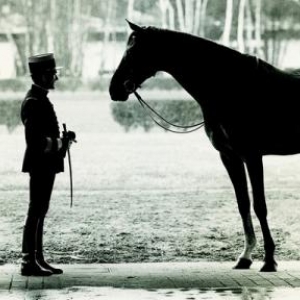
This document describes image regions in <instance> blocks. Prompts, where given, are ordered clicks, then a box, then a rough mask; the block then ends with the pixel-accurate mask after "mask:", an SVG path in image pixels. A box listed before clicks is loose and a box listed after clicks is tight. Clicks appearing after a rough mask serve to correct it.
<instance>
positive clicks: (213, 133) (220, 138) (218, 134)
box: [205, 124, 234, 152]
mask: <svg viewBox="0 0 300 300" xmlns="http://www.w3.org/2000/svg"><path fill="white" fill-rule="evenodd" d="M205 131H206V134H207V136H208V138H209V140H210V142H211V143H212V145H213V146H214V148H215V149H216V150H218V151H220V152H227V151H233V150H234V144H233V143H232V140H231V138H230V137H229V135H228V133H227V131H226V129H225V128H224V127H223V126H222V125H215V126H213V127H211V126H209V125H207V124H206V125H205Z"/></svg>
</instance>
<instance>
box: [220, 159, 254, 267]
mask: <svg viewBox="0 0 300 300" xmlns="http://www.w3.org/2000/svg"><path fill="white" fill-rule="evenodd" d="M220 155H221V159H222V162H223V164H224V166H225V168H226V170H227V172H228V174H229V177H230V179H231V182H232V184H233V187H234V191H235V195H236V199H237V203H238V208H239V212H240V215H241V217H242V221H243V227H244V233H245V246H244V250H243V252H242V253H241V255H240V256H239V259H238V262H237V264H236V266H235V267H234V269H249V268H250V266H251V264H252V256H251V253H252V251H253V249H254V247H255V245H256V238H255V233H254V229H253V224H252V218H251V212H250V199H249V194H248V188H247V178H246V172H245V167H244V163H243V161H242V160H241V159H240V158H239V157H237V156H235V155H228V154H224V153H220Z"/></svg>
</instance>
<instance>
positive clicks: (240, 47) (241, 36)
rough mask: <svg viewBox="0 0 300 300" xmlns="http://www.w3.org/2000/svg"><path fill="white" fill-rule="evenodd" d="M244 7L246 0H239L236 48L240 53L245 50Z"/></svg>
mask: <svg viewBox="0 0 300 300" xmlns="http://www.w3.org/2000/svg"><path fill="white" fill-rule="evenodd" d="M245 7H246V0H240V4H239V15H238V27H237V44H238V50H239V51H240V52H242V53H243V52H245V42H244V29H245V23H244V22H245Z"/></svg>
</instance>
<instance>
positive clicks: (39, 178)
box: [27, 172, 55, 218]
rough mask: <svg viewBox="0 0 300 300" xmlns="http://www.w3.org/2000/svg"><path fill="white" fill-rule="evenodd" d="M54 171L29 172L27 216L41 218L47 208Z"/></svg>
mask: <svg viewBox="0 0 300 300" xmlns="http://www.w3.org/2000/svg"><path fill="white" fill-rule="evenodd" d="M54 181H55V173H52V172H48V173H42V172H34V173H30V181H29V187H30V193H29V196H30V199H29V207H28V213H27V218H43V217H45V215H46V214H47V211H48V209H49V203H50V198H51V193H52V189H53V185H54Z"/></svg>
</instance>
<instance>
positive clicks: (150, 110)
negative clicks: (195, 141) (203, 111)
mask: <svg viewBox="0 0 300 300" xmlns="http://www.w3.org/2000/svg"><path fill="white" fill-rule="evenodd" d="M133 93H134V95H135V96H136V98H137V99H138V101H139V103H140V104H141V106H142V107H143V109H145V110H146V109H148V111H147V113H148V115H149V116H150V118H151V119H152V120H153V121H154V122H155V123H156V124H157V125H158V126H159V127H161V128H163V129H165V130H167V131H170V132H174V133H190V132H193V131H196V130H198V129H200V128H201V127H203V126H204V121H202V122H200V123H197V124H194V125H186V126H181V125H176V124H173V123H171V122H169V121H167V120H166V119H165V118H164V117H162V116H161V115H160V114H159V113H158V112H156V111H155V110H154V109H153V108H152V107H151V106H150V105H149V104H148V103H146V102H145V101H144V100H143V99H142V97H141V96H140V95H139V94H138V93H137V91H134V92H133ZM152 114H154V115H156V116H157V117H159V118H160V119H161V120H162V121H164V122H165V123H167V124H168V125H170V126H173V127H175V128H180V129H185V130H184V131H181V130H175V129H170V128H168V127H166V126H164V125H162V124H161V123H159V122H158V121H157V120H156V119H155V118H154V117H153V116H152ZM186 129H189V130H186Z"/></svg>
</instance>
